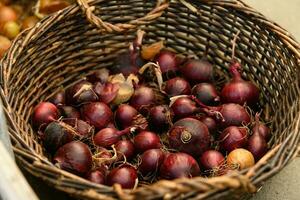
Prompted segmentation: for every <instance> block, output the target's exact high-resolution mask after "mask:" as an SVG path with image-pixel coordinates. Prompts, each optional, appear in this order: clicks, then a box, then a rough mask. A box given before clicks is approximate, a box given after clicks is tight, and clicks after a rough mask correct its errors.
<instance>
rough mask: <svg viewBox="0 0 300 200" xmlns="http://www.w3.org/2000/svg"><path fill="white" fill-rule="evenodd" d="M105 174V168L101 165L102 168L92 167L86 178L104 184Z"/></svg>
mask: <svg viewBox="0 0 300 200" xmlns="http://www.w3.org/2000/svg"><path fill="white" fill-rule="evenodd" d="M106 174H107V169H106V168H104V167H102V168H97V169H94V170H93V171H90V172H89V173H88V174H87V176H86V179H87V180H89V181H91V182H93V183H97V184H101V185H104V184H105V182H106Z"/></svg>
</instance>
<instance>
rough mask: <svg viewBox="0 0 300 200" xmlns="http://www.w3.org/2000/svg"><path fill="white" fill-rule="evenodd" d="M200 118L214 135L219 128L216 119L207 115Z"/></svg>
mask: <svg viewBox="0 0 300 200" xmlns="http://www.w3.org/2000/svg"><path fill="white" fill-rule="evenodd" d="M199 120H200V121H201V122H203V123H204V124H205V125H206V126H207V128H208V130H209V133H210V134H212V135H215V134H216V132H217V130H218V124H217V122H216V120H214V119H213V118H211V117H207V116H205V117H201V118H200V119H199Z"/></svg>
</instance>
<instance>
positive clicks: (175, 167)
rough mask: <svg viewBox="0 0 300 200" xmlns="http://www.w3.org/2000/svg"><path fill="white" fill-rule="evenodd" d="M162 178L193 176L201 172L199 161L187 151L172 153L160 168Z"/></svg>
mask: <svg viewBox="0 0 300 200" xmlns="http://www.w3.org/2000/svg"><path fill="white" fill-rule="evenodd" d="M159 174H160V177H161V178H162V179H168V180H172V179H176V178H192V177H195V176H198V175H199V174H200V168H199V165H198V163H197V161H196V160H195V159H194V158H193V157H192V156H190V155H188V154H186V153H170V154H168V155H167V156H166V158H165V159H164V162H163V163H162V165H161V168H160V173H159Z"/></svg>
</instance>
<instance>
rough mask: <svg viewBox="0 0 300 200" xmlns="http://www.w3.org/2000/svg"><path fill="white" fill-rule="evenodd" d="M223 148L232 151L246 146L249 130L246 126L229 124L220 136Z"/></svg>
mask: <svg viewBox="0 0 300 200" xmlns="http://www.w3.org/2000/svg"><path fill="white" fill-rule="evenodd" d="M219 141H220V147H221V149H223V150H225V151H227V152H231V151H233V150H234V149H237V148H244V147H245V146H246V145H247V141H248V130H247V128H244V127H237V126H229V127H227V128H226V129H224V130H223V132H222V133H221V135H220V136H219Z"/></svg>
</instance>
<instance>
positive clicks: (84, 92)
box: [66, 80, 98, 105]
mask: <svg viewBox="0 0 300 200" xmlns="http://www.w3.org/2000/svg"><path fill="white" fill-rule="evenodd" d="M66 97H67V102H69V103H70V104H72V105H79V104H82V103H87V102H93V101H97V100H98V96H97V94H96V93H95V92H94V90H93V84H92V83H90V82H88V81H85V80H82V81H80V82H78V83H76V84H75V85H73V86H72V87H70V88H69V89H67V91H66Z"/></svg>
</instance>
